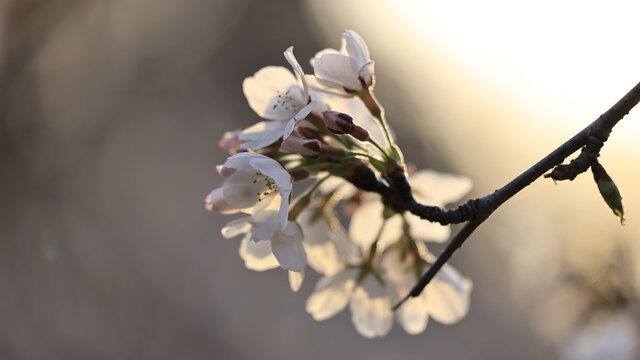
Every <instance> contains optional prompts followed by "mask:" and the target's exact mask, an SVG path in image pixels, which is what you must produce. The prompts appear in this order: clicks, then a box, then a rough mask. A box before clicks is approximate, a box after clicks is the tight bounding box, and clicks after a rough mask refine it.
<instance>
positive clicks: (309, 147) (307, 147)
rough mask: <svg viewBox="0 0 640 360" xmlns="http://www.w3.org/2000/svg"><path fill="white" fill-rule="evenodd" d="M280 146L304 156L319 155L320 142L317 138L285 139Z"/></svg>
mask: <svg viewBox="0 0 640 360" xmlns="http://www.w3.org/2000/svg"><path fill="white" fill-rule="evenodd" d="M280 148H281V149H282V150H285V151H290V152H292V153H296V154H300V155H302V156H306V157H317V156H319V155H320V150H321V149H322V143H321V142H320V141H318V140H315V139H314V140H305V139H291V138H289V139H287V140H285V141H283V142H282V145H280Z"/></svg>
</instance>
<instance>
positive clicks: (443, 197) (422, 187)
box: [409, 170, 472, 205]
mask: <svg viewBox="0 0 640 360" xmlns="http://www.w3.org/2000/svg"><path fill="white" fill-rule="evenodd" d="M409 182H410V183H411V187H412V188H413V190H414V196H415V197H416V199H417V200H418V201H421V202H432V203H434V204H436V205H440V204H449V203H452V202H456V201H458V200H460V199H461V198H462V197H463V196H464V195H465V194H467V193H468V192H469V191H470V190H471V186H472V182H471V179H469V178H467V177H465V176H461V175H455V174H447V173H441V172H438V171H434V170H420V171H418V172H417V173H415V174H413V175H412V176H411V177H410V178H409Z"/></svg>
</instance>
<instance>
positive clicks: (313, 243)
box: [300, 211, 359, 275]
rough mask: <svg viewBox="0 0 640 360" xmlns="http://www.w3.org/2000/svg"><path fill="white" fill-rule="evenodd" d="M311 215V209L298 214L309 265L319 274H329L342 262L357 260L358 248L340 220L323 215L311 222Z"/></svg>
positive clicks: (347, 262)
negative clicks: (350, 239)
mask: <svg viewBox="0 0 640 360" xmlns="http://www.w3.org/2000/svg"><path fill="white" fill-rule="evenodd" d="M312 215H313V212H312V211H304V212H303V213H302V214H301V215H300V224H301V225H302V227H303V229H304V238H303V242H304V247H305V250H306V252H307V260H308V262H309V266H311V268H312V269H313V270H315V271H316V272H318V273H320V274H323V275H331V274H333V273H335V272H337V271H338V270H340V269H342V268H343V267H344V264H349V263H352V262H355V261H357V259H358V258H359V256H358V249H357V248H356V247H355V246H354V245H353V244H352V243H351V242H350V241H349V239H348V237H347V235H346V233H345V230H344V229H343V228H342V225H340V222H339V221H338V220H337V219H336V218H328V217H325V216H321V217H320V218H318V219H316V220H315V221H313V222H311V217H312ZM330 223H331V224H330Z"/></svg>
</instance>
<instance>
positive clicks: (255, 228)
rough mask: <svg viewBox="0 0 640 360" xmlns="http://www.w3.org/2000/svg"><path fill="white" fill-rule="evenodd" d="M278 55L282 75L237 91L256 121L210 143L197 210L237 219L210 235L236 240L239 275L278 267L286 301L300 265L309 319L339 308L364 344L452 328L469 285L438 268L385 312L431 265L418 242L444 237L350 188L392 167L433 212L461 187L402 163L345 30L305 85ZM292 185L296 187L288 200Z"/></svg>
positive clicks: (359, 52) (359, 45)
mask: <svg viewBox="0 0 640 360" xmlns="http://www.w3.org/2000/svg"><path fill="white" fill-rule="evenodd" d="M284 57H285V59H286V61H287V62H288V63H289V65H290V66H291V71H290V70H289V69H288V68H285V67H281V66H267V67H264V68H262V69H260V70H259V71H258V72H256V73H255V74H254V75H253V76H250V77H248V78H246V79H245V80H244V82H243V85H242V88H243V91H244V95H245V97H246V98H247V101H248V103H249V106H250V107H251V108H252V109H253V110H254V111H255V113H256V114H257V115H258V116H260V117H261V118H262V119H263V120H262V121H260V122H258V123H256V124H254V125H252V126H250V127H248V128H246V129H243V130H235V131H229V132H226V133H225V134H224V136H223V138H222V139H221V140H220V142H219V145H220V147H221V148H222V149H224V150H225V151H227V152H228V153H229V154H230V156H229V157H228V158H227V160H226V161H225V162H224V164H222V165H220V166H218V167H217V170H218V173H219V175H220V176H221V177H222V183H221V185H220V186H219V187H217V188H215V189H214V190H213V191H211V193H210V194H209V195H208V196H207V197H206V200H205V205H206V208H207V209H208V210H210V211H213V212H217V213H223V214H241V215H239V217H238V218H235V219H233V220H231V221H230V222H229V223H227V225H226V226H224V227H223V228H222V236H224V237H225V238H234V237H239V236H241V237H242V240H241V242H240V249H239V253H240V257H241V258H242V260H243V261H244V264H245V265H246V267H247V268H249V269H251V270H255V271H264V270H269V269H274V268H278V267H280V268H283V269H286V270H287V271H288V277H289V284H290V286H291V289H292V290H293V291H298V289H299V288H300V286H301V284H302V282H303V280H304V274H305V269H306V267H307V265H308V266H309V267H310V268H311V269H313V270H314V271H315V272H317V273H318V274H320V275H321V276H322V277H321V278H320V280H319V281H318V283H317V284H316V286H315V289H314V291H313V293H312V294H311V296H310V297H309V298H308V300H307V302H306V311H307V312H308V313H309V314H310V315H311V316H312V317H313V319H315V320H318V321H321V320H325V319H328V318H330V317H332V316H333V315H335V314H337V313H338V312H340V311H342V310H343V309H344V308H345V307H347V305H348V306H349V308H350V311H351V318H352V321H353V324H354V326H355V328H356V330H357V331H358V332H359V333H360V334H361V335H363V336H365V337H370V338H371V337H379V336H384V335H386V334H387V333H388V332H389V331H390V330H391V328H392V325H393V320H394V317H395V319H396V321H397V322H398V323H399V324H400V325H401V326H402V328H404V330H405V331H406V332H408V333H410V334H418V333H421V332H422V331H424V329H425V328H426V325H427V321H428V319H429V318H430V317H431V318H433V319H434V320H436V321H438V322H441V323H444V324H452V323H455V322H457V321H459V320H460V319H461V318H463V317H464V316H465V315H466V314H467V312H468V308H469V294H470V292H471V288H472V285H471V281H470V280H469V279H467V278H465V277H464V276H462V275H461V274H460V273H459V272H458V271H457V270H455V269H454V268H453V267H451V266H449V265H445V266H444V268H443V269H442V271H440V272H439V273H438V275H437V276H436V277H435V278H434V279H433V281H432V282H431V283H430V284H429V285H428V286H427V288H426V289H425V291H424V292H422V294H421V295H420V296H418V297H415V298H411V299H409V300H408V301H407V302H406V303H405V304H404V305H403V306H402V307H400V308H399V309H398V310H397V311H396V312H393V311H392V310H391V307H392V305H393V304H394V303H395V302H397V301H398V300H399V299H400V298H401V297H403V296H404V295H406V294H407V293H408V291H409V290H410V289H411V287H412V286H413V284H414V283H415V282H416V280H417V279H418V278H419V277H420V276H421V275H422V273H424V272H425V271H426V269H427V268H428V267H429V265H430V264H431V263H432V262H433V261H434V256H433V255H432V254H431V253H430V252H429V250H428V249H427V246H426V244H425V242H436V243H441V242H444V241H446V240H447V239H448V238H449V236H450V229H449V227H448V226H443V225H440V224H438V223H432V222H429V221H425V220H421V219H420V218H419V217H417V216H415V215H413V214H410V213H406V212H405V213H398V212H396V211H394V210H393V209H392V208H390V207H388V206H385V203H384V201H383V199H382V198H381V196H380V195H378V194H376V193H372V192H366V191H364V190H362V189H361V188H362V186H359V182H358V177H359V176H361V174H363V172H364V173H367V174H371V173H373V174H375V176H377V177H378V178H380V179H381V181H384V174H385V171H387V169H388V168H389V167H390V166H391V165H392V164H396V166H397V164H401V166H403V168H408V169H409V170H407V176H408V179H409V182H410V184H411V187H412V189H413V196H414V198H415V199H416V200H418V201H419V202H421V203H422V204H427V205H436V206H444V205H446V204H450V203H453V202H456V201H458V200H460V199H461V197H462V196H464V195H465V194H466V193H467V192H468V191H469V190H470V188H471V181H470V180H469V179H467V178H466V177H463V176H458V175H453V174H444V173H439V172H436V171H433V170H420V171H415V170H411V168H410V167H407V166H406V165H405V164H404V160H403V156H402V153H401V151H400V149H399V148H398V147H397V145H396V144H395V142H394V139H393V136H392V133H391V130H390V128H389V127H388V125H387V122H386V120H385V118H384V112H383V111H382V107H381V106H380V105H379V103H378V102H377V100H376V98H375V96H374V94H373V90H374V85H375V79H374V62H373V60H371V58H370V55H369V50H368V48H367V45H366V44H365V42H364V41H363V40H362V38H361V37H360V36H359V35H358V34H357V33H356V32H355V31H351V30H347V31H345V32H344V33H343V34H342V46H341V48H340V50H335V49H325V50H322V51H320V52H318V53H317V54H316V55H315V56H314V57H313V58H312V59H311V61H310V62H311V65H312V66H313V72H314V74H313V75H307V74H305V73H304V72H303V70H302V67H301V66H300V65H299V63H298V61H297V60H296V58H295V57H294V55H293V47H290V48H288V49H287V50H286V51H285V52H284ZM294 183H295V185H296V186H299V185H301V187H300V188H298V189H295V191H294ZM294 193H296V194H298V193H299V195H297V196H295V197H294V196H293V194H294ZM345 224H348V226H347V227H346V228H345V226H344V225H345Z"/></svg>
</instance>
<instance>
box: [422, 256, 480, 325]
mask: <svg viewBox="0 0 640 360" xmlns="http://www.w3.org/2000/svg"><path fill="white" fill-rule="evenodd" d="M471 289H472V285H471V281H470V280H469V279H466V278H463V277H462V276H461V275H460V274H459V273H458V272H457V271H456V270H455V269H454V268H453V267H451V266H449V265H445V266H444V267H443V268H442V269H441V270H440V272H439V273H438V275H436V277H435V278H433V280H432V281H431V283H430V284H429V285H428V286H427V287H426V288H425V292H426V294H425V296H426V302H427V306H428V308H429V314H430V315H431V317H433V318H434V319H435V320H436V321H439V322H441V323H443V324H453V323H455V322H458V321H460V319H462V318H463V317H465V316H466V315H467V312H468V311H469V293H470V292H471Z"/></svg>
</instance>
